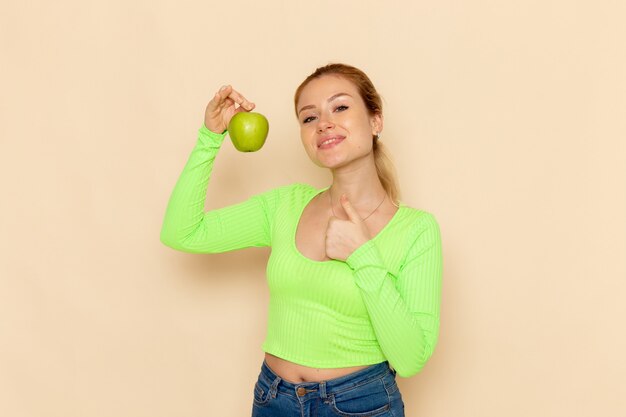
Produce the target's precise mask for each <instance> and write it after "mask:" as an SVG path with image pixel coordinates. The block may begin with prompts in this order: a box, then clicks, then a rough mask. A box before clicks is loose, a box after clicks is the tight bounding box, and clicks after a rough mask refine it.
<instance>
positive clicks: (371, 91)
mask: <svg viewBox="0 0 626 417" xmlns="http://www.w3.org/2000/svg"><path fill="white" fill-rule="evenodd" d="M323 75H336V76H340V77H343V78H345V79H347V80H348V81H351V82H352V83H353V84H354V85H355V86H356V87H357V90H358V91H359V95H360V96H361V98H362V99H363V102H364V103H365V107H366V108H367V111H368V113H369V115H370V116H374V115H376V114H378V115H381V116H382V114H383V103H382V99H381V97H380V95H379V94H378V92H377V91H376V89H375V88H374V84H373V83H372V81H370V79H369V77H368V76H367V75H366V74H365V73H364V72H363V71H361V70H360V69H358V68H355V67H353V66H351V65H347V64H340V63H333V64H328V65H326V66H323V67H319V68H317V69H316V70H315V71H314V72H313V73H312V74H311V75H309V76H308V77H307V78H306V79H305V80H304V81H303V82H302V83H301V84H300V85H299V86H298V88H297V89H296V93H295V96H294V107H295V110H296V117H297V115H298V109H297V106H298V100H299V99H300V95H301V94H302V90H303V89H304V87H306V85H307V84H308V83H309V82H310V81H311V80H314V79H316V78H320V77H322V76H323ZM372 141H373V147H372V149H373V152H374V163H375V165H376V173H377V174H378V179H379V180H380V182H381V184H382V186H383V188H384V189H385V191H386V192H387V194H388V195H389V198H390V199H391V202H392V203H393V204H394V205H395V206H396V207H398V206H399V205H400V187H399V185H398V178H397V175H396V170H395V167H394V164H393V161H392V160H391V157H390V155H389V153H388V152H387V149H386V147H385V146H384V145H383V144H382V142H379V141H378V138H377V137H376V136H372Z"/></svg>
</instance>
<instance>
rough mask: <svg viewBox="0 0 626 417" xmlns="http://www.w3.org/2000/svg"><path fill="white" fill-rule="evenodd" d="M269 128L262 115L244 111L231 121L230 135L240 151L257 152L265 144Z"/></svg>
mask: <svg viewBox="0 0 626 417" xmlns="http://www.w3.org/2000/svg"><path fill="white" fill-rule="evenodd" d="M269 128H270V126H269V123H268V122H267V119H266V118H265V116H263V115H262V114H261V113H255V112H246V111H242V112H239V113H236V114H235V115H234V116H233V117H232V118H231V119H230V122H229V123H228V135H229V136H230V140H231V141H232V142H233V145H235V148H237V150H238V151H240V152H256V151H258V150H259V149H261V147H263V144H265V139H266V138H267V132H268V131H269Z"/></svg>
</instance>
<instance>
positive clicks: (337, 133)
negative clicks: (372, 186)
mask: <svg viewBox="0 0 626 417" xmlns="http://www.w3.org/2000/svg"><path fill="white" fill-rule="evenodd" d="M296 109H297V110H298V123H299V125H300V138H301V140H302V145H303V146H304V148H305V150H306V152H307V154H308V155H309V158H311V160H312V161H313V162H314V163H315V164H316V165H319V166H321V167H327V168H337V167H340V166H343V165H346V164H347V163H349V162H351V161H353V160H355V159H359V158H363V157H365V156H367V155H368V154H370V153H371V152H372V135H375V134H376V133H379V132H380V130H381V129H382V118H381V117H380V116H370V115H369V113H368V111H367V109H366V107H365V103H364V102H363V100H362V99H361V96H360V95H359V92H358V90H357V88H356V86H355V85H354V84H352V82H350V81H348V80H346V79H345V78H342V77H340V76H334V75H324V76H322V77H320V78H316V79H313V80H312V81H310V82H309V83H308V84H307V85H306V87H304V89H303V90H302V92H301V94H300V98H299V100H298V103H297V106H296ZM329 140H330V142H328V143H325V142H327V141H329Z"/></svg>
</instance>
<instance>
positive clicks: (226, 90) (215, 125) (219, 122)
mask: <svg viewBox="0 0 626 417" xmlns="http://www.w3.org/2000/svg"><path fill="white" fill-rule="evenodd" d="M235 103H237V104H238V105H239V107H237V108H235ZM252 109H254V103H252V102H250V101H248V100H246V98H245V97H244V96H242V95H241V94H240V93H238V92H237V91H235V90H234V89H233V87H232V86H231V85H225V86H223V87H222V88H220V90H219V91H218V92H217V93H215V96H213V98H212V99H211V101H209V104H207V106H206V111H205V113H204V126H205V127H206V128H207V129H209V130H211V131H213V132H215V133H222V132H224V130H226V128H227V127H228V122H230V119H231V118H232V117H233V116H234V115H235V114H236V113H239V112H242V111H251V110H252Z"/></svg>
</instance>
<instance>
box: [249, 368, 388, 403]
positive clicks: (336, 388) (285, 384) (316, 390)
mask: <svg viewBox="0 0 626 417" xmlns="http://www.w3.org/2000/svg"><path fill="white" fill-rule="evenodd" d="M388 373H390V374H393V375H395V374H396V373H395V371H394V370H393V369H392V368H391V367H390V366H389V362H388V361H384V362H380V363H377V364H375V365H370V366H368V367H367V368H363V369H361V370H358V371H356V372H352V373H350V374H347V375H343V376H340V377H338V378H333V379H328V380H323V381H319V382H300V383H296V384H294V383H292V382H289V381H285V380H284V379H282V378H281V377H280V376H278V375H276V374H275V373H274V371H272V369H271V368H270V367H269V366H268V364H267V362H266V361H265V359H264V360H263V365H262V366H261V376H262V377H264V378H265V380H266V381H267V383H268V384H269V385H270V386H271V389H270V391H271V392H272V394H271V395H272V396H274V397H275V396H276V393H277V391H280V392H284V393H287V394H289V395H292V396H297V397H306V396H315V397H322V398H326V397H327V395H328V394H331V393H339V392H342V391H344V390H347V389H351V388H354V387H356V386H358V385H361V384H364V383H366V382H368V381H370V380H372V379H377V378H381V377H383V376H384V375H386V374H388ZM303 399H304V398H303Z"/></svg>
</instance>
